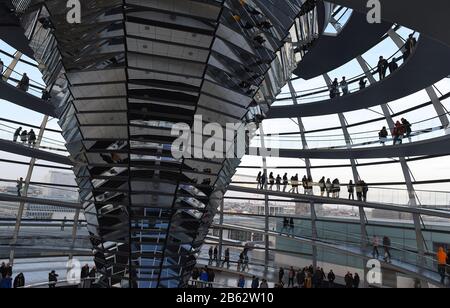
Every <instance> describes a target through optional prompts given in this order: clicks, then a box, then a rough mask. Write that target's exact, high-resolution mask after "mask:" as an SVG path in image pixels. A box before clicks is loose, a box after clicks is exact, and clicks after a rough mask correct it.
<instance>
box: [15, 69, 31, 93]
mask: <svg viewBox="0 0 450 308" xmlns="http://www.w3.org/2000/svg"><path fill="white" fill-rule="evenodd" d="M29 87H30V78H28V76H27V73H23V76H22V79H21V80H20V81H19V83H18V84H17V88H19V89H20V90H22V91H24V92H28V89H29Z"/></svg>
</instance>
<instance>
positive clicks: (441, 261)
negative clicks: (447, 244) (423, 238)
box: [436, 247, 448, 284]
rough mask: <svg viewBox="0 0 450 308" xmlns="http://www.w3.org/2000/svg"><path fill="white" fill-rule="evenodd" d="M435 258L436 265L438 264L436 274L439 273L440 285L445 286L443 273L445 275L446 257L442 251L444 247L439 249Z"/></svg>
mask: <svg viewBox="0 0 450 308" xmlns="http://www.w3.org/2000/svg"><path fill="white" fill-rule="evenodd" d="M436 257H437V263H438V272H439V275H440V276H441V284H445V273H446V266H447V257H448V256H447V253H446V252H445V250H444V247H439V250H438V253H437V255H436Z"/></svg>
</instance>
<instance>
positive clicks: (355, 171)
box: [323, 74, 369, 249]
mask: <svg viewBox="0 0 450 308" xmlns="http://www.w3.org/2000/svg"><path fill="white" fill-rule="evenodd" d="M323 78H324V79H325V82H326V83H327V85H328V87H331V78H330V76H329V75H328V74H324V76H323ZM338 117H339V122H340V123H341V128H342V131H343V133H344V138H345V142H346V145H347V148H348V149H351V148H352V139H351V136H350V133H349V132H348V129H347V120H346V119H345V115H344V114H343V113H338ZM350 164H351V166H352V174H353V181H354V184H355V185H356V183H357V182H358V181H359V180H360V176H359V172H358V167H357V165H358V164H357V162H356V160H355V159H350ZM359 220H360V224H361V234H362V237H361V247H362V248H363V249H365V248H366V247H367V245H368V243H369V239H368V232H367V216H366V212H365V210H364V208H363V207H359Z"/></svg>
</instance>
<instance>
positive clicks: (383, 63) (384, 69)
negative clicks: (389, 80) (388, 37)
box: [378, 57, 389, 80]
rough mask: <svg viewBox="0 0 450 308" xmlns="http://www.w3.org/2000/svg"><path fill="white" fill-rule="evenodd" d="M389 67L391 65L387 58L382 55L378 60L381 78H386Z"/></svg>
mask: <svg viewBox="0 0 450 308" xmlns="http://www.w3.org/2000/svg"><path fill="white" fill-rule="evenodd" d="M388 67H389V63H388V61H387V60H386V59H385V58H383V57H380V60H379V61H378V73H379V74H380V80H383V79H384V78H386V72H387V69H388Z"/></svg>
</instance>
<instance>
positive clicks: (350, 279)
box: [344, 272, 353, 289]
mask: <svg viewBox="0 0 450 308" xmlns="http://www.w3.org/2000/svg"><path fill="white" fill-rule="evenodd" d="M344 279H345V287H346V288H347V289H352V288H353V275H352V274H351V273H350V272H348V273H347V275H345V278H344Z"/></svg>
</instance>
